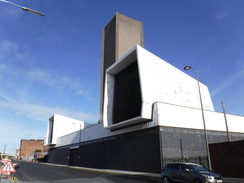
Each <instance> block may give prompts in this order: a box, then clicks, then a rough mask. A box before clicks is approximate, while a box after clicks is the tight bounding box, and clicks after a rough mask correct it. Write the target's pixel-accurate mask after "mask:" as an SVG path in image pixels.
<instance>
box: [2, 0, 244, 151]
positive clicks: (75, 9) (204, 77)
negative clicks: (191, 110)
mask: <svg viewBox="0 0 244 183" xmlns="http://www.w3.org/2000/svg"><path fill="white" fill-rule="evenodd" d="M11 2H13V3H16V4H19V5H21V6H25V7H28V8H31V9H34V10H37V11H39V12H42V13H44V14H45V16H44V17H41V16H38V15H35V14H32V13H30V12H26V11H23V10H21V8H18V7H15V6H13V5H10V4H7V3H3V2H0V22H1V24H0V124H1V128H2V130H1V134H0V152H3V148H4V145H6V150H5V152H6V153H11V154H14V152H15V150H16V149H18V148H19V146H20V140H21V139H37V138H45V136H46V129H47V122H48V119H49V118H50V117H51V116H52V115H53V114H54V113H58V114H61V115H64V116H68V117H71V118H75V119H78V120H82V121H87V122H89V123H96V122H97V121H98V119H99V103H100V75H101V58H102V56H101V55H102V28H103V27H105V26H106V24H107V23H108V22H109V21H110V19H111V18H112V17H113V16H114V15H115V13H116V11H119V12H120V13H122V14H124V15H127V16H129V17H132V18H134V19H137V20H139V21H143V25H144V41H145V49H147V50H149V51H150V52H152V53H153V54H155V55H157V56H159V57H160V58H162V59H164V60H165V61H167V62H169V63H170V64H172V65H173V66H175V67H177V68H179V69H181V70H183V68H184V66H186V65H191V66H192V67H193V68H195V69H197V70H198V72H199V77H200V81H202V82H203V83H204V84H205V85H207V86H208V87H209V91H210V93H211V96H212V101H213V104H214V107H215V110H216V111H219V112H222V107H221V100H224V101H225V105H226V111H227V113H230V114H237V115H244V106H243V103H244V82H243V81H244V50H243V49H244V34H243V32H244V23H243V20H244V13H243V12H244V1H243V0H204V1H203V0H153V1H149V0H123V1H121V0H58V1H57V0H35V1H31V0H12V1H11ZM186 72H187V73H188V74H189V75H191V76H192V77H195V73H194V72H193V71H186Z"/></svg>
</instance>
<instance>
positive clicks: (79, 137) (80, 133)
mask: <svg viewBox="0 0 244 183" xmlns="http://www.w3.org/2000/svg"><path fill="white" fill-rule="evenodd" d="M72 124H73V125H80V133H79V143H80V141H81V124H77V123H72Z"/></svg>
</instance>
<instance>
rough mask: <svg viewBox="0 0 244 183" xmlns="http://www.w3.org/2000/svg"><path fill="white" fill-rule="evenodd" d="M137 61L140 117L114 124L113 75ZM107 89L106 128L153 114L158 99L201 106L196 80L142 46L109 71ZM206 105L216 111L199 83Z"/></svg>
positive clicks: (121, 125) (141, 119)
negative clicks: (139, 86)
mask: <svg viewBox="0 0 244 183" xmlns="http://www.w3.org/2000/svg"><path fill="white" fill-rule="evenodd" d="M135 60H137V62H138V70H139V79H140V85H141V96H142V109H141V116H138V117H136V118H133V119H129V120H126V121H121V122H120V123H117V124H112V116H113V115H112V112H113V97H114V96H113V95H114V92H113V91H114V76H115V75H116V74H117V73H119V72H120V71H121V70H122V69H124V68H126V67H127V66H128V65H130V64H131V63H132V62H133V61H135ZM105 81H106V82H105V92H104V114H103V116H104V119H103V121H104V127H105V128H111V129H113V128H118V127H124V126H126V125H127V126H128V125H132V124H136V123H138V122H142V121H143V120H144V121H145V120H149V119H151V117H152V105H153V103H155V102H164V103H169V104H175V105H181V106H186V107H192V108H200V106H201V105H200V99H199V91H198V84H197V80H196V79H194V78H192V77H190V76H189V75H187V74H186V73H185V72H182V71H181V70H179V69H177V68H175V67H174V66H172V65H170V64H169V63H167V62H165V61H164V60H162V59H160V58H159V57H157V56H155V55H154V54H152V53H150V52H149V51H147V50H145V49H144V48H142V47H140V46H138V45H137V46H136V47H134V48H133V49H132V50H131V51H130V52H128V53H127V54H126V55H125V56H124V57H122V58H121V59H120V60H119V61H117V62H115V63H114V64H113V65H112V66H110V67H109V68H108V69H107V70H106V78H105ZM200 88H201V95H202V101H203V108H204V109H206V110H211V111H214V107H213V103H212V100H211V97H210V93H209V91H208V87H207V86H205V85H204V84H202V83H200Z"/></svg>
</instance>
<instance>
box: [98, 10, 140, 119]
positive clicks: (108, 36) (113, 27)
mask: <svg viewBox="0 0 244 183" xmlns="http://www.w3.org/2000/svg"><path fill="white" fill-rule="evenodd" d="M136 45H140V46H141V47H144V36H143V23H142V22H141V21H138V20H135V19H132V18H130V17H127V16H125V15H122V14H120V13H118V12H116V15H115V16H114V17H113V18H112V19H111V20H110V22H109V23H108V24H107V26H106V27H105V28H104V29H103V47H102V72H101V74H102V76H101V92H100V120H99V122H100V123H102V122H103V102H104V96H103V95H104V81H105V73H106V69H107V68H109V67H110V66H111V65H112V64H113V63H115V62H116V61H117V60H118V59H120V58H121V57H122V56H124V55H125V54H126V53H127V52H128V51H129V50H131V49H132V48H133V47H134V46H136Z"/></svg>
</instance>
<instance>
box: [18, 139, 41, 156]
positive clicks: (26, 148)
mask: <svg viewBox="0 0 244 183" xmlns="http://www.w3.org/2000/svg"><path fill="white" fill-rule="evenodd" d="M36 150H41V151H42V152H43V151H44V140H43V139H37V140H35V139H22V140H21V142H20V153H19V156H20V158H21V159H23V160H27V161H30V160H32V159H33V157H34V153H35V151H36Z"/></svg>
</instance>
